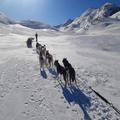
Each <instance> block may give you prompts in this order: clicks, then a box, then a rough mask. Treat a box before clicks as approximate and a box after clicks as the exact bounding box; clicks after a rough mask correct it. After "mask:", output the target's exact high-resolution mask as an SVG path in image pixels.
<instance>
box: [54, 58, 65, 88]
mask: <svg viewBox="0 0 120 120" xmlns="http://www.w3.org/2000/svg"><path fill="white" fill-rule="evenodd" d="M54 65H55V67H56V69H57V73H58V75H59V74H60V75H63V79H64V81H65V87H66V86H67V78H66V70H65V68H64V67H63V66H61V65H60V64H59V62H58V60H55V62H54Z"/></svg>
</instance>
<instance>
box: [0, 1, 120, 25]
mask: <svg viewBox="0 0 120 120" xmlns="http://www.w3.org/2000/svg"><path fill="white" fill-rule="evenodd" d="M106 2H111V3H114V4H117V5H119V6H120V0H0V11H1V12H3V13H5V14H6V15H7V16H9V17H11V18H12V19H15V20H26V19H32V20H37V21H42V22H44V23H48V24H51V25H57V24H60V23H64V22H65V21H66V20H67V19H69V18H75V17H78V16H80V15H81V13H83V12H84V11H85V10H86V9H88V8H98V7H100V6H102V5H103V4H104V3H106Z"/></svg>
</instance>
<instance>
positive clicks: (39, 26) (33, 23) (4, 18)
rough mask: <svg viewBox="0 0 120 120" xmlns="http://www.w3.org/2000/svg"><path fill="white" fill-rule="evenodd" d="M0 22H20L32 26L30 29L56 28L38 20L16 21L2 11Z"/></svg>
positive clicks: (5, 23)
mask: <svg viewBox="0 0 120 120" xmlns="http://www.w3.org/2000/svg"><path fill="white" fill-rule="evenodd" d="M0 24H2V25H11V24H20V25H22V26H25V27H28V28H32V29H51V30H57V29H56V28H55V27H52V26H50V25H48V24H45V23H42V22H39V21H33V20H24V21H19V22H16V21H14V20H11V19H10V18H9V17H7V16H6V15H5V14H4V13H2V12H0Z"/></svg>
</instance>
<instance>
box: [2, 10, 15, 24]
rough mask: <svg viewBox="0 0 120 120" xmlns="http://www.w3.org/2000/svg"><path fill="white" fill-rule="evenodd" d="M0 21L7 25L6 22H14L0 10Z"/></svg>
mask: <svg viewBox="0 0 120 120" xmlns="http://www.w3.org/2000/svg"><path fill="white" fill-rule="evenodd" d="M0 23H2V24H6V25H8V24H15V21H13V20H11V19H10V18H9V17H7V16H6V15H5V14H4V13H2V12H0Z"/></svg>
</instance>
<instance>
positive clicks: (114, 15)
mask: <svg viewBox="0 0 120 120" xmlns="http://www.w3.org/2000/svg"><path fill="white" fill-rule="evenodd" d="M111 18H113V19H117V20H120V11H119V12H117V13H115V14H113V15H112V16H111Z"/></svg>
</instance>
